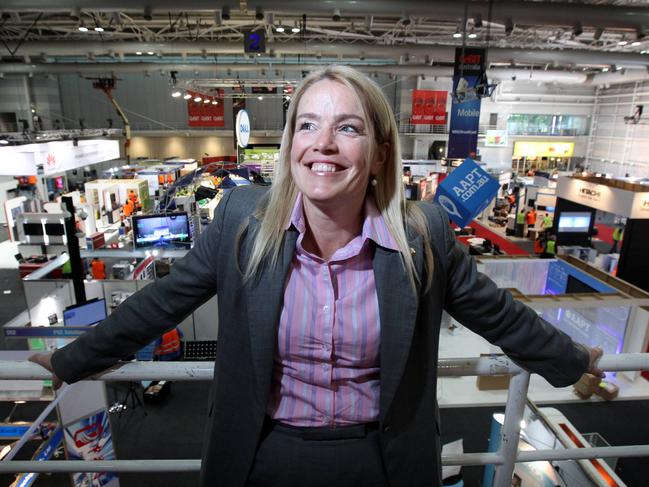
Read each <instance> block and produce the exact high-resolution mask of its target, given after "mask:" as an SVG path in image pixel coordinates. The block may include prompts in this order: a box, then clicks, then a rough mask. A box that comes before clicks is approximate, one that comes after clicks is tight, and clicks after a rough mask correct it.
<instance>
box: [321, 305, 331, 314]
mask: <svg viewBox="0 0 649 487" xmlns="http://www.w3.org/2000/svg"><path fill="white" fill-rule="evenodd" d="M322 311H324V312H325V313H326V312H327V311H329V306H327V305H326V304H325V305H324V306H323V307H322Z"/></svg>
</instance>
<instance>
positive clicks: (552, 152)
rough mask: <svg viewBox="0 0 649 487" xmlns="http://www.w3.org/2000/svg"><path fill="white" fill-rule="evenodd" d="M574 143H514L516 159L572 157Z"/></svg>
mask: <svg viewBox="0 0 649 487" xmlns="http://www.w3.org/2000/svg"><path fill="white" fill-rule="evenodd" d="M574 150H575V143H574V142H514V157H572V155H573V152H574Z"/></svg>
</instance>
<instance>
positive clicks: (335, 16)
mask: <svg viewBox="0 0 649 487" xmlns="http://www.w3.org/2000/svg"><path fill="white" fill-rule="evenodd" d="M331 20H333V21H334V22H340V9H339V8H335V9H334V12H333V14H331Z"/></svg>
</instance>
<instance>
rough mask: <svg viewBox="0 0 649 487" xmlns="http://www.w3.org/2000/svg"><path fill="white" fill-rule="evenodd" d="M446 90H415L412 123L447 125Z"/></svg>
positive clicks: (413, 93)
mask: <svg viewBox="0 0 649 487" xmlns="http://www.w3.org/2000/svg"><path fill="white" fill-rule="evenodd" d="M447 95H448V93H447V92H446V91H433V90H414V91H413V92H412V114H411V116H410V123H412V124H430V125H446V97H447Z"/></svg>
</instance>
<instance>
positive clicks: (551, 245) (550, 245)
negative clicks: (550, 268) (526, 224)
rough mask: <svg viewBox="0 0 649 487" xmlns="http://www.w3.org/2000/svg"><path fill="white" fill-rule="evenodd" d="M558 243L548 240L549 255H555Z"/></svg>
mask: <svg viewBox="0 0 649 487" xmlns="http://www.w3.org/2000/svg"><path fill="white" fill-rule="evenodd" d="M556 245H557V242H556V240H548V241H547V242H546V244H545V252H546V253H547V254H552V255H554V254H555V249H556Z"/></svg>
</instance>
